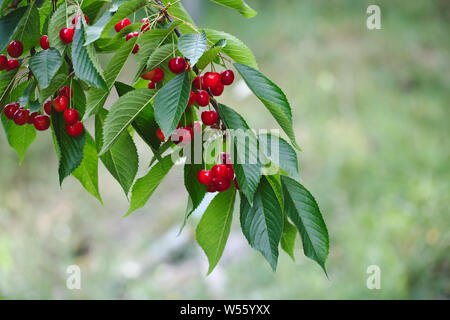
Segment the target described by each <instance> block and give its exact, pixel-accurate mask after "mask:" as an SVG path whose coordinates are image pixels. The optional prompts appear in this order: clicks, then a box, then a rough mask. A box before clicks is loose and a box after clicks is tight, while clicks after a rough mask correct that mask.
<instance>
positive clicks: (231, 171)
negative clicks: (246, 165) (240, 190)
mask: <svg viewBox="0 0 450 320" xmlns="http://www.w3.org/2000/svg"><path fill="white" fill-rule="evenodd" d="M227 173H228V178H229V179H230V180H233V179H234V169H233V167H231V166H230V165H227Z"/></svg>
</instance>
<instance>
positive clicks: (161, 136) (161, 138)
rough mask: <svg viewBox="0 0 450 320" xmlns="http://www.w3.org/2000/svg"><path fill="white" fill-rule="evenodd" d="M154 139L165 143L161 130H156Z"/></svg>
mask: <svg viewBox="0 0 450 320" xmlns="http://www.w3.org/2000/svg"><path fill="white" fill-rule="evenodd" d="M156 137H157V138H158V139H159V141H161V142H165V141H166V137H164V133H163V132H162V130H161V129H159V128H158V130H156Z"/></svg>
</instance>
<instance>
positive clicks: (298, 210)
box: [281, 176, 330, 273]
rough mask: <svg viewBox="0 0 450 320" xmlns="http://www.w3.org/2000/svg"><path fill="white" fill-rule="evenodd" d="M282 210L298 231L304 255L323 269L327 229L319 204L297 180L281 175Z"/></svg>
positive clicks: (327, 247)
mask: <svg viewBox="0 0 450 320" xmlns="http://www.w3.org/2000/svg"><path fill="white" fill-rule="evenodd" d="M281 183H282V185H283V191H284V211H285V213H286V215H287V216H288V217H289V218H290V219H291V221H292V222H293V223H294V225H295V226H296V227H297V229H298V231H299V232H300V236H301V238H302V242H303V251H304V253H305V255H306V256H307V257H309V258H311V259H313V260H314V261H316V262H317V263H318V264H319V265H320V266H321V267H322V268H323V270H324V271H325V273H326V272H327V271H326V268H325V261H326V259H327V256H328V250H329V242H330V240H329V238H328V230H327V226H326V225H325V221H324V220H323V217H322V214H321V213H320V209H319V206H318V205H317V202H316V200H315V199H314V197H313V196H312V195H311V193H310V192H309V191H308V190H306V189H305V187H303V186H302V185H301V184H300V183H298V182H297V181H295V180H293V179H291V178H289V177H285V176H282V177H281Z"/></svg>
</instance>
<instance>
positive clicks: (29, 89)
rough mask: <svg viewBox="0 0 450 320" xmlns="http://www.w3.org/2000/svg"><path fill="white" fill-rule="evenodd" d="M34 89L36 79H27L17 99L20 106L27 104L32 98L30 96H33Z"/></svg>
mask: <svg viewBox="0 0 450 320" xmlns="http://www.w3.org/2000/svg"><path fill="white" fill-rule="evenodd" d="M35 90H36V80H32V81H29V82H28V85H27V87H26V89H25V91H24V92H23V94H22V96H21V97H20V98H19V99H18V102H19V104H20V105H21V106H22V107H26V106H28V104H29V103H30V99H31V98H32V97H31V96H33V98H34V91H35Z"/></svg>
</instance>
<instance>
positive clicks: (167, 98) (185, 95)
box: [150, 71, 191, 137]
mask: <svg viewBox="0 0 450 320" xmlns="http://www.w3.org/2000/svg"><path fill="white" fill-rule="evenodd" d="M150 91H153V90H150ZM190 92H191V82H190V81H189V74H188V73H187V71H185V72H183V73H180V74H179V75H177V76H176V77H175V78H173V79H172V80H171V81H170V82H169V83H167V84H166V85H165V86H164V87H163V88H162V89H161V90H159V92H158V94H157V95H156V97H155V119H156V122H157V123H158V124H159V127H160V128H161V130H162V132H163V133H164V136H166V137H169V136H170V135H171V134H172V133H173V132H174V131H175V129H176V128H177V125H178V122H180V120H181V116H182V115H183V112H184V110H185V109H186V107H187V103H188V100H189V94H190Z"/></svg>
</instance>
